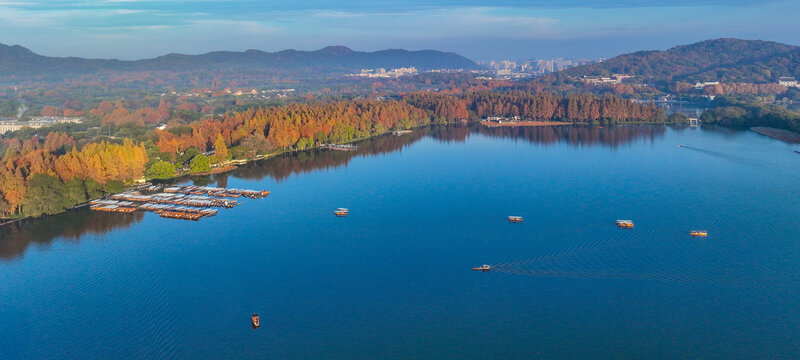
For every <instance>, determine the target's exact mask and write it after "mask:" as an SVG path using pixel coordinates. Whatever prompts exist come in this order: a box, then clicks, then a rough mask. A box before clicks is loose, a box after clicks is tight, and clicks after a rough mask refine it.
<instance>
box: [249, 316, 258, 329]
mask: <svg viewBox="0 0 800 360" xmlns="http://www.w3.org/2000/svg"><path fill="white" fill-rule="evenodd" d="M250 322H252V323H253V327H258V326H259V325H260V323H259V322H258V314H257V313H253V315H250Z"/></svg>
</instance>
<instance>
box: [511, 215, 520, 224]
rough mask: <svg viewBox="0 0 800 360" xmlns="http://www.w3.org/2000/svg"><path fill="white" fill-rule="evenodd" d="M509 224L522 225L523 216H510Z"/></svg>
mask: <svg viewBox="0 0 800 360" xmlns="http://www.w3.org/2000/svg"><path fill="white" fill-rule="evenodd" d="M508 222H512V223H521V222H522V216H509V217H508Z"/></svg>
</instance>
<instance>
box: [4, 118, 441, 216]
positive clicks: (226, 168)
mask: <svg viewBox="0 0 800 360" xmlns="http://www.w3.org/2000/svg"><path fill="white" fill-rule="evenodd" d="M430 125H433V124H426V125H421V126H417V127H413V128H411V129H407V130H414V129H417V128H420V127H423V126H430ZM448 125H450V124H448ZM385 135H392V130H389V131H386V132H384V133H381V134H377V135H374V136H367V137H363V138H357V139H352V140H350V141H346V142H343V143H342V144H352V143H357V142H360V141H364V140H368V139H374V138H378V137H381V136H385ZM392 136H394V135H392ZM319 149H323V147H322V146H309V147H307V148H305V149H287V150H283V151H278V152H272V153H269V154H263V155H257V156H255V157H253V158H252V159H238V160H231V161H228V162H226V163H225V164H223V165H221V166H219V167H217V168H213V169H211V171H209V172H204V173H199V174H191V173H188V172H185V173H184V172H181V173H179V174H177V175H175V176H172V177H169V178H166V179H151V180H159V181H175V180H177V179H180V178H182V177H186V176H210V175H216V174H222V173H226V172H230V171H233V170H236V169H238V167H239V166H240V165H245V164H248V163H251V162H255V161H259V160H268V159H271V158H273V157H278V156H281V155H285V154H292V153H299V152H303V151H309V150H319ZM132 181H134V184H133V185H130V186H126V187H125V188H124V189H123V192H124V191H128V190H130V189H135V188H137V187H138V186H140V185H141V184H137V183H136V180H132ZM145 181H147V180H145ZM105 197H107V196H103V197H100V198H96V199H88V200H87V201H86V202H84V203H80V204H78V205H75V206H73V207H71V208H69V209H65V210H64V211H62V212H59V213H56V214H50V215H48V214H43V215H41V216H38V217H33V216H23V217H18V218H0V227H3V226H6V225H11V224H14V223H17V222H20V221H23V220H35V219H38V218H43V217H47V216H55V215H60V214H64V213H67V212H69V211H72V210H75V209H78V208H82V207H86V206H88V205H89V203H91V202H92V201H94V200H97V199H102V198H105Z"/></svg>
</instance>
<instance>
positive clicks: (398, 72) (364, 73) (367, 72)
mask: <svg viewBox="0 0 800 360" xmlns="http://www.w3.org/2000/svg"><path fill="white" fill-rule="evenodd" d="M416 73H417V68H415V67H413V66H412V67H407V68H397V69H391V70H389V71H386V69H384V68H377V69H361V72H360V73H357V74H350V76H359V77H367V78H398V77H401V76H406V75H414V74H416Z"/></svg>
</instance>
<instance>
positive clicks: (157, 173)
mask: <svg viewBox="0 0 800 360" xmlns="http://www.w3.org/2000/svg"><path fill="white" fill-rule="evenodd" d="M144 176H146V177H147V178H148V179H169V178H171V177H173V176H175V165H172V164H171V163H168V162H166V161H163V160H160V161H156V162H155V163H154V164H153V165H150V167H149V168H148V169H147V171H145V173H144Z"/></svg>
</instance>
